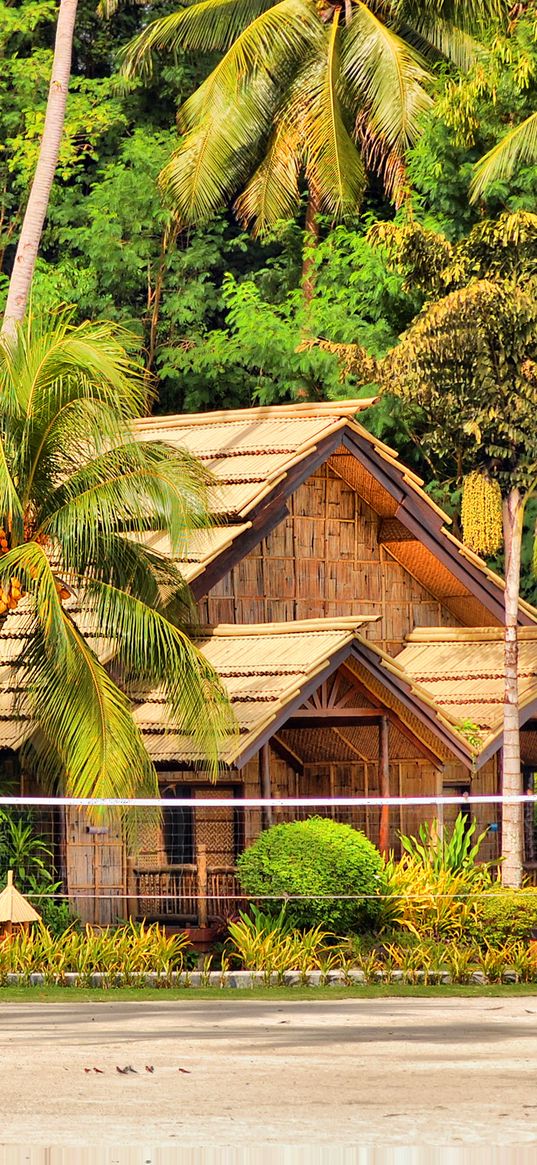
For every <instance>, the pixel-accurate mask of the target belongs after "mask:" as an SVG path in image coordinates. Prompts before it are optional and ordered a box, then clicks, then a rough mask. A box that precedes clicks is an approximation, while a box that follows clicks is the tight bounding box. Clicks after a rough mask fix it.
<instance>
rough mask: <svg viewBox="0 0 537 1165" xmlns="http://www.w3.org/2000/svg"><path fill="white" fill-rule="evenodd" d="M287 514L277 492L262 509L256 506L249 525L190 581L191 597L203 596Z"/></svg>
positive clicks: (285, 506)
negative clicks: (255, 512) (256, 509)
mask: <svg viewBox="0 0 537 1165" xmlns="http://www.w3.org/2000/svg"><path fill="white" fill-rule="evenodd" d="M288 516H289V510H288V509H287V505H286V503H285V502H284V501H282V499H281V497H279V496H278V497H277V498H274V499H273V500H272V502H270V504H269V505H266V506H264V507H263V509H262V510H259V512H258V513H257V514H256V515H255V517H254V518H253V519H252V525H251V526H250V527H249V529H248V530H244V531H243V533H242V534H239V535H238V536H237V538H235V540H234V542H233V543H232V545H231V546H228V547H227V549H226V550H223V551H222V553H221V554H219V555H218V557H217V558H214V559H213V560H212V562H210V563H209V565H208V566H206V567H205V570H204V571H203V572H202V573H201V574H199V575H198V576H197V578H195V579H194V580H193V582H192V583H191V584H190V590H191V592H192V595H193V597H194V599H196V600H199V599H202V598H204V597H205V595H206V594H208V592H209V591H210V590H212V588H213V587H214V586H216V584H217V583H219V582H220V579H221V578H224V576H225V575H226V574H228V573H229V571H230V570H233V567H234V566H236V564H237V563H238V562H241V561H242V559H243V558H245V557H246V555H247V554H249V553H250V550H254V549H255V547H256V546H257V545H258V544H259V543H260V542H262V540H263V538H267V537H268V535H269V534H270V533H272V531H273V530H274V529H275V527H276V526H279V524H280V522H283V521H285V519H286V518H287V517H288Z"/></svg>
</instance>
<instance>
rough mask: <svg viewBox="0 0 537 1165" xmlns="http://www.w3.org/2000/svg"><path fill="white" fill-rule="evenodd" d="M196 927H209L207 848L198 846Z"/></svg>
mask: <svg viewBox="0 0 537 1165" xmlns="http://www.w3.org/2000/svg"><path fill="white" fill-rule="evenodd" d="M197 858H198V926H200V927H202V926H208V925H209V900H208V897H207V889H208V884H209V880H208V877H207V846H206V845H203V844H201V845H199V846H198V854H197Z"/></svg>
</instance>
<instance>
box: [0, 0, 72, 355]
mask: <svg viewBox="0 0 537 1165" xmlns="http://www.w3.org/2000/svg"><path fill="white" fill-rule="evenodd" d="M77 5H78V0H60V6H59V10H58V23H57V26H56V40H55V45H54V60H53V64H52V76H51V80H50V87H49V93H48V101H47V111H46V115H45V125H44V127H43V137H42V139H41V148H40V150H39V158H38V161H37V166H36V171H35V175H34V180H33V182H32V188H31V190H30V197H29V199H28V205H27V207H26V213H25V215H24V220H23V224H22V230H21V233H20V238H19V243H18V246H17V251H16V254H15V262H14V264H13V272H12V275H11V280H10V284H9V291H8V297H7V304H6V310H5V314H4V321H3V324H2V333H3V334H8V335H12V334H13V333H14V331H15V329H16V325H17V323H20V321H21V320H23V319H24V315H25V312H26V305H27V303H28V297H29V294H30V289H31V286H32V279H33V274H34V269H35V262H36V259H37V252H38V250H39V244H40V241H41V235H42V232H43V224H44V222H45V217H46V214H47V210H48V204H49V198H50V191H51V188H52V183H53V181H54V174H55V172H56V166H57V163H58V154H59V152H60V145H61V140H62V134H63V124H64V120H65V105H66V102H67V90H68V86H69V77H70V73H71V57H72V52H73V35H74V28H75V18H76V10H77Z"/></svg>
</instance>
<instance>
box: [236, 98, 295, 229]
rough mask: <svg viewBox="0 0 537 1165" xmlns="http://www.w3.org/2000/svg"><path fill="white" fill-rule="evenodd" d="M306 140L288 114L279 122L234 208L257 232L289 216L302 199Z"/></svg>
mask: <svg viewBox="0 0 537 1165" xmlns="http://www.w3.org/2000/svg"><path fill="white" fill-rule="evenodd" d="M303 153H304V143H303V137H302V134H301V131H300V129H299V127H298V126H297V124H296V123H295V124H294V125H293V124H290V122H289V121H288V119H287V118H286V117H285V114H284V115H283V116H282V117H281V118H280V120H279V121H278V122H277V124H276V128H275V130H274V133H273V134H272V136H271V138H270V140H269V143H268V147H267V151H266V154H265V157H264V159H263V161H262V163H261V165H260V166H258V168H257V170H256V171H255V173H254V174H253V176H252V178H251V179H250V181H249V183H248V185H247V186H246V188H245V190H244V191H243V193H242V194H241V195H240V197H239V198H237V200H236V202H235V205H234V209H235V213H236V214H237V217H238V219H239V221H240V222H241V223H243V224H244V225H245V226H250V227H252V228H253V234H254V236H262V235H264V234H265V233H266V232H267V231H268V230H270V229H271V228H272V227H274V226H275V224H276V223H278V222H282V221H284V220H286V219H289V218H291V217H292V216H293V214H294V213H295V211H296V209H297V207H298V205H299V203H300V189H299V185H298V179H299V173H300V161H301V157H302V156H303Z"/></svg>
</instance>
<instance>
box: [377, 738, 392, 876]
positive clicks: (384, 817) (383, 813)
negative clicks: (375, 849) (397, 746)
mask: <svg viewBox="0 0 537 1165" xmlns="http://www.w3.org/2000/svg"><path fill="white" fill-rule="evenodd" d="M379 790H380V795H381V797H389V796H390V738H389V722H388V717H387V716H383V717H382V718H381V721H380V726H379ZM389 848H390V806H389V805H382V806H381V810H380V822H379V850H380V852H381V854H384V857H385V858H387V857H388V851H389Z"/></svg>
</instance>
